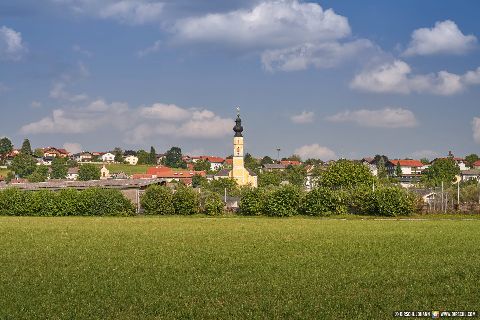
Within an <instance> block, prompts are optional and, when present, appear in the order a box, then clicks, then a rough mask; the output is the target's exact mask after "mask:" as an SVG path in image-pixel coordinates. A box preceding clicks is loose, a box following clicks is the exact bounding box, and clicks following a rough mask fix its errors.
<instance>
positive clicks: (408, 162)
mask: <svg viewBox="0 0 480 320" xmlns="http://www.w3.org/2000/svg"><path fill="white" fill-rule="evenodd" d="M390 162H391V163H393V165H395V166H396V165H397V164H399V163H400V166H401V167H423V163H421V162H420V161H418V160H402V159H395V160H390Z"/></svg>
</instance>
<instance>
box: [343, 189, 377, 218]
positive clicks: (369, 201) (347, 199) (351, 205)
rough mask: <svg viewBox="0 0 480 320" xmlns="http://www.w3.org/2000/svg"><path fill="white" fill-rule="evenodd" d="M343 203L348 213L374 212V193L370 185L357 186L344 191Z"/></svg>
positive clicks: (375, 205) (362, 213)
mask: <svg viewBox="0 0 480 320" xmlns="http://www.w3.org/2000/svg"><path fill="white" fill-rule="evenodd" d="M343 194H344V203H345V204H346V206H347V210H348V213H350V214H358V215H369V214H370V215H374V214H376V208H377V203H376V199H375V194H374V192H373V190H372V188H370V187H366V186H365V187H359V188H355V189H350V190H348V191H344V192H343Z"/></svg>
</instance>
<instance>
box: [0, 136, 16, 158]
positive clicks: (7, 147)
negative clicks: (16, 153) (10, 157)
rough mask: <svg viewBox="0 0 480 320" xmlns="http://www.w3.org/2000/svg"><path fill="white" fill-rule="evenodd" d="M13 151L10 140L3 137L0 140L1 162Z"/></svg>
mask: <svg viewBox="0 0 480 320" xmlns="http://www.w3.org/2000/svg"><path fill="white" fill-rule="evenodd" d="M12 151H13V144H12V141H10V139H8V138H7V137H3V138H2V139H0V159H1V160H3V159H5V157H6V156H7V154H9V153H10V152H12Z"/></svg>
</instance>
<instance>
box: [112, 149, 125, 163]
mask: <svg viewBox="0 0 480 320" xmlns="http://www.w3.org/2000/svg"><path fill="white" fill-rule="evenodd" d="M112 154H113V155H115V162H123V151H122V149H121V148H119V147H116V148H115V149H113V151H112Z"/></svg>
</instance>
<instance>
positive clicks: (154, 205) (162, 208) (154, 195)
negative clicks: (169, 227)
mask: <svg viewBox="0 0 480 320" xmlns="http://www.w3.org/2000/svg"><path fill="white" fill-rule="evenodd" d="M140 204H141V205H142V208H143V209H144V210H145V214H163V215H168V214H175V207H174V206H173V195H172V191H171V190H170V189H168V188H167V187H161V186H156V185H151V186H149V187H148V188H147V190H146V191H145V193H144V194H143V195H142V197H141V199H140Z"/></svg>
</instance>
